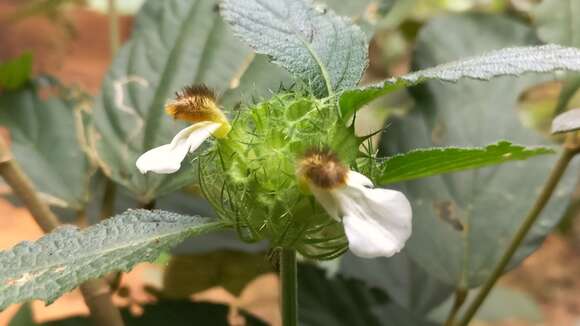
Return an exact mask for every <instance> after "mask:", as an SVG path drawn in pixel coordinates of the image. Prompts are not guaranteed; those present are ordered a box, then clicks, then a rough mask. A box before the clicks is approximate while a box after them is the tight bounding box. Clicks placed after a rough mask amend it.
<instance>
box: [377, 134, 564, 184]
mask: <svg viewBox="0 0 580 326" xmlns="http://www.w3.org/2000/svg"><path fill="white" fill-rule="evenodd" d="M553 153H554V150H552V149H550V148H548V147H525V146H520V145H514V144H512V143H510V142H508V141H501V142H499V143H497V144H493V145H487V146H485V147H433V148H422V149H416V150H412V151H410V152H408V153H404V154H398V155H395V156H392V157H389V158H387V159H385V160H384V161H382V162H381V167H382V172H381V173H380V175H381V176H380V177H379V183H380V184H383V185H384V184H389V183H395V182H401V181H407V180H413V179H419V178H425V177H429V176H432V175H437V174H443V173H451V172H457V171H461V170H467V169H477V168H481V167H484V166H489V165H494V164H501V163H505V162H510V161H516V160H526V159H528V158H531V157H534V156H537V155H545V154H553Z"/></svg>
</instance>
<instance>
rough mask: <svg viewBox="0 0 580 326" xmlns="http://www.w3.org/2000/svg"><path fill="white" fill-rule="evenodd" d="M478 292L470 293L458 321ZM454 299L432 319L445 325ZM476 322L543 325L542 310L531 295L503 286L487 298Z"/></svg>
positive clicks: (446, 303) (444, 304)
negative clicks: (523, 322)
mask: <svg viewBox="0 0 580 326" xmlns="http://www.w3.org/2000/svg"><path fill="white" fill-rule="evenodd" d="M476 292H477V291H476V290H475V291H473V293H470V294H469V295H468V297H467V299H466V301H465V303H464V304H463V305H462V306H461V309H460V310H459V313H458V315H457V316H458V317H457V319H461V316H463V314H464V313H465V310H466V309H467V308H468V307H469V306H471V304H472V302H473V300H474V299H475V297H476ZM454 300H455V298H454V297H450V298H449V299H448V300H447V301H446V302H444V303H443V304H442V305H440V306H439V307H437V308H436V309H434V310H433V311H432V312H431V313H430V314H429V317H430V319H433V320H438V321H439V322H440V323H444V322H445V320H446V319H447V316H448V315H449V311H450V310H451V308H452V307H453V301H454ZM474 320H478V321H483V322H485V323H492V324H501V323H502V322H507V321H508V320H518V321H526V322H527V323H530V324H541V323H542V309H541V308H540V306H539V305H538V303H537V302H535V301H534V298H532V296H531V295H530V294H529V293H525V292H524V291H521V290H516V289H510V288H508V287H503V286H501V285H499V286H496V287H494V288H493V289H492V290H491V292H490V293H489V294H488V296H487V297H486V299H485V301H484V302H483V304H482V305H481V307H480V309H479V310H478V311H477V314H476V315H475V317H474Z"/></svg>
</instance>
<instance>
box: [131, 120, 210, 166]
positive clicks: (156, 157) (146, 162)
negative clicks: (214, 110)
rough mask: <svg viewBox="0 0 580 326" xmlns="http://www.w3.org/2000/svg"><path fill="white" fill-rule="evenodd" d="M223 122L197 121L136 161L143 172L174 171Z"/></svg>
mask: <svg viewBox="0 0 580 326" xmlns="http://www.w3.org/2000/svg"><path fill="white" fill-rule="evenodd" d="M220 127H221V124H219V123H216V122H211V121H202V122H198V123H195V124H193V125H191V126H189V127H187V128H185V129H183V130H181V131H180V132H179V133H178V134H177V135H176V136H175V137H173V140H172V141H171V143H169V144H165V145H162V146H159V147H156V148H153V149H151V150H149V151H147V152H145V153H144V154H143V155H141V156H140V157H139V158H138V159H137V162H136V165H137V168H138V169H139V171H140V172H141V173H143V174H145V173H147V172H149V171H151V172H154V173H160V174H168V173H174V172H177V171H178V170H179V168H180V167H181V162H182V161H183V160H184V159H185V157H186V156H187V153H193V151H195V150H196V149H197V148H198V147H199V146H201V144H202V143H203V142H204V141H205V140H206V139H207V138H209V137H210V136H211V135H212V133H213V132H215V131H216V130H218V129H219V128H220Z"/></svg>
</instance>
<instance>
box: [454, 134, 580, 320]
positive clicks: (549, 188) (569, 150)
mask: <svg viewBox="0 0 580 326" xmlns="http://www.w3.org/2000/svg"><path fill="white" fill-rule="evenodd" d="M578 152H580V147H579V146H577V145H574V146H566V147H565V148H564V152H563V153H562V155H561V156H560V158H559V159H558V162H557V163H556V165H555V166H554V168H553V169H552V172H551V173H550V176H549V177H548V180H547V181H546V183H545V184H544V187H543V189H542V192H541V193H540V195H539V196H538V198H537V199H536V202H535V203H534V206H533V207H532V209H531V210H530V211H529V213H528V215H527V216H526V218H525V219H524V222H523V224H522V225H521V226H520V228H519V229H518V231H517V232H516V234H515V235H514V237H513V238H512V241H511V242H510V244H509V246H508V248H507V249H506V251H505V252H504V254H503V256H502V257H501V259H500V261H499V262H498V264H497V265H496V266H495V268H494V270H493V273H492V274H491V276H490V277H489V278H488V279H487V281H486V282H485V284H484V285H483V287H482V288H481V290H480V291H479V292H478V293H477V297H476V298H475V300H474V301H473V302H472V303H471V304H470V305H469V308H468V309H467V312H466V313H465V315H464V317H463V319H462V320H461V323H460V324H459V325H460V326H467V325H468V324H469V322H470V321H471V319H472V318H473V316H474V315H475V314H476V313H477V311H478V310H479V307H480V306H481V304H482V303H483V302H484V301H485V299H486V298H487V296H488V294H489V292H490V291H491V289H492V288H493V286H494V285H495V283H496V282H497V280H498V279H499V278H500V276H501V275H502V274H503V272H504V271H505V269H506V267H507V265H508V264H509V262H510V260H511V259H512V257H513V256H514V254H515V252H516V250H517V249H518V247H519V246H520V245H521V244H522V241H523V240H524V239H525V237H526V235H527V234H528V232H529V231H530V229H531V228H532V226H533V225H534V223H535V222H536V220H537V219H538V217H539V216H540V213H542V210H543V209H544V207H545V206H546V204H547V203H548V201H549V200H550V198H551V197H552V194H553V193H554V190H555V189H556V186H557V185H558V183H559V182H560V179H561V178H562V175H563V174H564V172H565V171H566V168H567V167H568V165H569V164H570V161H571V160H572V159H573V158H574V156H575V155H576V154H578Z"/></svg>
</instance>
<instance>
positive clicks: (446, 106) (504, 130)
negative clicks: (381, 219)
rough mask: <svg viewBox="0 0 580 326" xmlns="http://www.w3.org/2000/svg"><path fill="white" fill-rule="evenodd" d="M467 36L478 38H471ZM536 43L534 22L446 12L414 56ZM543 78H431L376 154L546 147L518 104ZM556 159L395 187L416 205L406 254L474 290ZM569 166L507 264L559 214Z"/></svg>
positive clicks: (429, 58)
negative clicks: (500, 144) (501, 142)
mask: <svg viewBox="0 0 580 326" xmlns="http://www.w3.org/2000/svg"><path fill="white" fill-rule="evenodd" d="M451 30H452V31H454V33H449V31H451ZM500 31H501V32H500ZM473 35H478V38H477V42H473ZM535 42H536V40H535V38H534V34H533V31H532V30H531V29H530V28H528V27H527V26H525V25H523V24H520V23H518V22H516V21H514V20H511V19H508V18H502V17H495V16H487V15H463V16H448V17H442V18H437V19H434V20H432V21H431V22H430V23H428V24H427V25H426V26H425V27H424V28H423V29H422V30H421V32H420V33H419V37H418V43H417V47H416V53H415V55H414V62H415V65H416V66H418V67H429V66H433V65H436V64H437V63H439V62H448V61H452V60H455V59H457V58H461V57H465V56H468V55H472V54H474V53H481V52H482V51H486V50H489V49H494V48H501V47H506V46H513V45H518V46H522V45H526V44H529V43H535ZM543 80H544V79H543V78H540V76H538V75H528V76H522V77H519V78H515V77H503V78H499V79H497V80H494V81H493V82H490V83H480V82H477V81H471V80H462V81H460V82H458V83H457V84H454V85H452V84H447V83H439V82H436V81H432V82H428V83H426V84H424V85H422V86H420V87H418V88H415V89H413V91H412V95H413V97H414V99H415V101H416V107H415V108H414V109H413V110H412V111H411V112H410V113H409V114H408V115H407V116H405V117H401V118H396V119H393V120H392V121H391V122H390V127H389V128H388V129H387V130H386V132H385V135H384V137H383V143H382V147H383V148H382V153H383V154H386V155H389V154H391V155H392V154H397V153H405V152H409V151H411V150H414V149H417V148H425V147H432V146H466V145H470V146H474V145H475V146H484V145H486V144H489V143H491V142H494V141H496V140H497V139H498V138H500V139H509V140H510V141H513V142H516V143H519V144H523V145H525V146H536V145H544V146H549V145H550V144H551V143H550V141H549V140H547V139H545V138H543V137H542V136H540V135H539V134H537V133H536V132H535V131H534V130H530V129H527V128H525V127H524V126H523V125H522V123H521V122H520V119H519V116H518V112H517V111H516V109H515V108H516V103H517V99H518V97H519V94H520V92H521V91H522V90H523V89H526V88H527V87H529V86H530V85H533V84H536V83H538V82H541V81H543ZM556 160H557V157H556V155H541V156H537V157H535V158H533V159H529V160H524V161H516V162H513V163H510V164H504V165H498V166H493V167H489V168H485V169H477V170H470V171H463V172H459V173H453V174H445V175H439V176H432V177H429V178H425V179H419V180H413V181H409V182H405V183H403V184H402V185H401V190H402V191H403V192H404V193H405V195H407V196H408V197H409V199H410V201H411V203H412V205H413V235H412V236H411V238H410V239H409V241H408V242H407V246H406V252H407V253H408V254H409V256H410V258H411V259H413V261H414V262H416V263H417V264H418V265H420V266H421V267H422V268H423V269H424V270H425V271H427V272H429V273H430V274H432V275H433V276H435V277H437V278H439V279H440V280H442V281H445V282H447V283H449V284H451V285H453V286H455V287H457V288H472V287H476V286H479V285H480V284H481V283H482V282H483V281H484V280H486V279H487V278H488V277H489V275H490V274H491V272H492V269H493V267H494V266H495V265H496V263H497V261H498V260H499V258H500V256H501V255H502V253H503V252H504V251H505V248H506V247H507V246H508V244H509V242H510V240H511V238H512V236H513V235H514V233H515V232H516V230H517V228H518V227H519V225H520V224H521V223H522V218H523V217H524V215H525V214H526V212H527V211H528V210H529V209H530V207H531V204H530V200H531V201H533V200H534V198H536V197H537V196H538V194H539V192H540V191H541V187H542V185H543V183H544V182H545V181H546V179H547V178H548V174H549V173H550V170H551V169H552V167H553V165H554V163H555V161H556ZM572 164H573V166H572V167H570V169H568V172H567V174H566V175H565V176H564V177H563V178H562V180H561V182H560V185H559V186H558V188H557V189H556V191H555V192H554V196H553V197H552V199H551V200H550V202H549V203H548V205H547V206H546V208H545V210H544V212H543V213H542V215H541V216H540V218H539V220H538V222H537V223H536V224H535V225H534V228H532V230H531V231H530V234H529V235H528V237H527V238H526V240H525V242H524V243H523V244H522V246H521V247H520V248H519V249H518V251H517V252H516V255H515V257H514V259H513V260H512V262H511V266H514V265H515V264H517V263H519V262H521V261H522V259H523V258H525V257H526V256H527V255H529V254H530V253H531V252H533V251H534V250H535V249H536V248H538V246H539V245H540V243H541V242H542V240H543V239H544V237H545V236H546V235H547V234H548V233H549V232H550V231H551V230H552V228H553V227H554V225H555V224H557V223H558V220H559V219H560V217H561V216H562V214H563V213H564V210H565V209H566V206H567V203H568V201H569V199H570V194H571V191H572V189H574V186H575V183H576V180H577V178H576V177H575V174H576V173H577V166H578V165H577V162H573V163H572Z"/></svg>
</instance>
